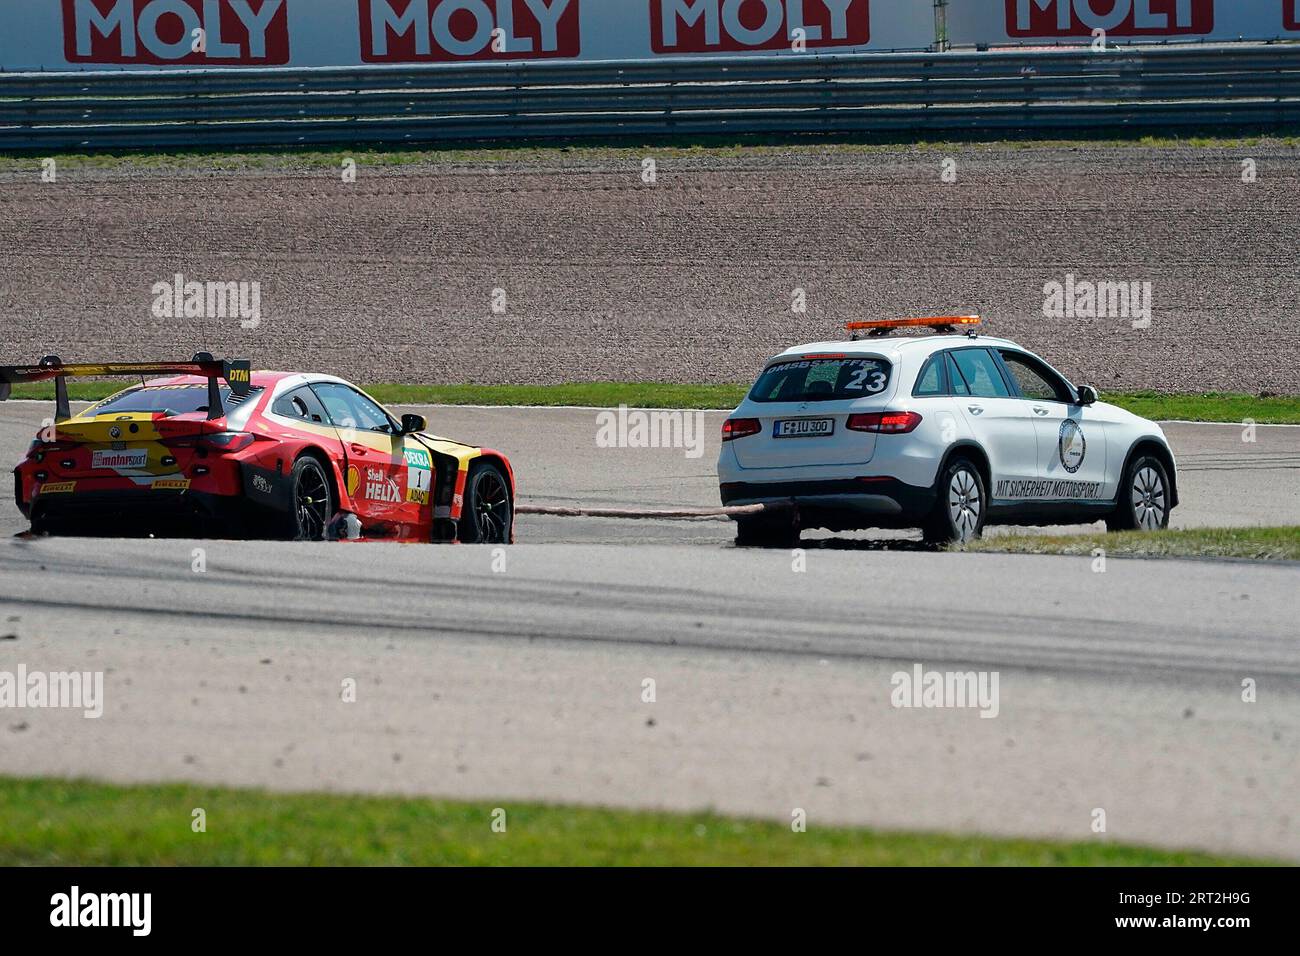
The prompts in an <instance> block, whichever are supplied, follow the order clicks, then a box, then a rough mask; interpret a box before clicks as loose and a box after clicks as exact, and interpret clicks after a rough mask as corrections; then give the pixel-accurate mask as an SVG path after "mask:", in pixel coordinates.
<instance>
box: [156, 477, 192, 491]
mask: <svg viewBox="0 0 1300 956" xmlns="http://www.w3.org/2000/svg"><path fill="white" fill-rule="evenodd" d="M153 490H154V491H189V490H190V483H189V481H187V480H185V479H183V478H161V479H159V480H158V481H155V482H154V483H153Z"/></svg>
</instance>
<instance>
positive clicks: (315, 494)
mask: <svg viewBox="0 0 1300 956" xmlns="http://www.w3.org/2000/svg"><path fill="white" fill-rule="evenodd" d="M289 502H290V511H289V513H288V514H287V515H285V520H284V527H283V532H282V534H281V537H283V538H285V539H287V540H289V541H324V540H325V537H326V531H327V530H328V529H329V526H330V522H331V521H332V520H333V519H334V493H333V491H332V490H331V489H330V482H329V478H328V477H327V476H326V475H325V469H324V468H323V467H322V466H321V463H320V462H319V461H317V460H316V459H315V458H312V457H311V456H310V455H307V456H304V457H302V458H299V459H298V460H297V461H296V462H294V464H293V471H292V472H290V473H289Z"/></svg>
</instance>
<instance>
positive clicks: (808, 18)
mask: <svg viewBox="0 0 1300 956" xmlns="http://www.w3.org/2000/svg"><path fill="white" fill-rule="evenodd" d="M0 19H3V24H2V25H0V69H3V70H6V71H17V70H121V69H146V70H147V69H159V68H166V67H176V68H194V67H203V66H213V67H241V66H248V67H272V66H295V67H312V66H358V65H364V64H372V63H374V64H382V63H426V64H440V63H443V64H452V63H469V62H481V61H493V60H495V61H520V60H640V59H652V58H656V57H664V56H687V57H698V56H711V55H725V56H735V55H743V54H748V53H753V54H756V55H766V56H771V55H782V54H789V55H810V54H811V55H816V54H817V53H818V52H819V51H825V52H834V53H849V52H865V51H889V50H925V49H927V48H929V47H930V45H931V44H932V43H933V40H934V10H933V4H932V2H931V0H23V2H21V3H20V2H18V0H0Z"/></svg>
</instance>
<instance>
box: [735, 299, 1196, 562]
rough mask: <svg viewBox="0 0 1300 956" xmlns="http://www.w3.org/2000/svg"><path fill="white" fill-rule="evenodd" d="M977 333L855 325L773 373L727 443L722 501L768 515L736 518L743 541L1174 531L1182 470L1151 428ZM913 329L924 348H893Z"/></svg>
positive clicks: (970, 327)
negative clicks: (823, 534)
mask: <svg viewBox="0 0 1300 956" xmlns="http://www.w3.org/2000/svg"><path fill="white" fill-rule="evenodd" d="M978 325H979V319H978V317H975V316H959V317H950V318H939V319H899V320H891V321H885V322H855V323H850V325H849V326H848V328H849V329H850V330H851V331H853V332H854V333H855V336H856V334H857V333H862V332H866V333H867V337H866V338H861V339H860V338H856V337H855V338H854V339H853V340H851V341H846V342H819V343H816V344H813V345H803V346H799V347H798V348H792V349H789V350H788V351H786V352H783V353H782V354H780V355H778V356H776V357H775V358H773V359H771V360H770V361H769V362H768V364H767V367H766V368H764V370H763V373H762V375H760V376H759V378H758V381H757V382H756V383H755V384H754V387H753V388H752V389H751V390H750V393H749V396H748V397H747V398H746V399H745V400H744V401H743V402H742V403H741V404H740V407H739V408H737V409H736V410H735V412H733V413H732V415H731V416H730V417H729V418H728V419H727V421H726V423H725V424H724V425H723V429H722V453H721V455H720V457H719V459H718V481H719V483H720V485H721V492H722V503H723V504H724V505H754V504H766V505H770V506H772V508H770V509H769V510H763V511H761V513H758V514H750V515H743V516H740V517H737V518H736V519H735V520H736V522H737V535H736V543H737V544H739V545H742V546H746V545H760V546H776V547H786V546H791V545H792V544H793V543H794V542H796V541H797V540H798V538H799V533H800V531H801V529H812V528H825V529H828V530H831V531H849V530H859V529H867V528H920V529H921V530H922V531H923V533H924V536H925V538H926V540H928V541H933V542H965V541H969V540H970V539H971V538H974V537H978V536H979V535H980V534H981V533H982V531H983V529H984V527H985V525H986V524H1021V525H1044V524H1071V523H1090V522H1093V521H1097V520H1099V519H1105V521H1106V523H1107V525H1108V527H1110V528H1111V529H1112V530H1118V529H1147V530H1154V529H1159V528H1165V527H1167V526H1168V524H1169V514H1170V512H1171V511H1172V510H1173V508H1174V507H1175V506H1176V505H1177V504H1178V486H1177V471H1176V466H1175V462H1174V456H1173V453H1172V451H1170V448H1169V443H1168V441H1167V440H1166V439H1165V435H1164V432H1163V431H1161V429H1160V426H1158V425H1157V424H1155V423H1154V422H1150V421H1147V420H1146V419H1144V418H1139V417H1138V416H1136V415H1133V414H1131V413H1130V412H1127V411H1125V410H1123V409H1122V408H1117V407H1115V406H1114V405H1107V404H1105V403H1104V402H1100V401H1098V399H1097V392H1096V391H1095V390H1094V389H1093V388H1091V387H1089V386H1087V385H1084V386H1079V387H1076V386H1075V385H1073V384H1071V383H1070V382H1069V381H1068V380H1067V379H1066V378H1065V376H1063V375H1061V374H1060V373H1059V372H1057V371H1056V370H1055V369H1054V368H1052V367H1051V366H1050V365H1048V364H1047V363H1046V362H1045V361H1043V360H1042V359H1041V358H1039V357H1038V356H1036V355H1034V354H1033V353H1031V352H1028V351H1026V350H1025V349H1023V348H1021V347H1020V346H1018V345H1016V344H1015V343H1014V342H1010V341H1007V340H1006V339H995V338H985V337H982V336H979V335H978V334H977V332H976V327H977V326H978ZM909 326H912V327H924V328H925V329H927V331H928V332H929V333H930V334H926V335H922V336H916V337H907V336H900V335H896V334H892V333H894V332H895V331H896V330H898V329H901V328H906V327H909Z"/></svg>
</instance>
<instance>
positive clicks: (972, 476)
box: [922, 458, 988, 544]
mask: <svg viewBox="0 0 1300 956" xmlns="http://www.w3.org/2000/svg"><path fill="white" fill-rule="evenodd" d="M935 490H936V491H937V495H936V498H935V502H934V511H932V512H931V513H930V520H929V521H928V522H927V523H926V525H925V527H924V528H923V529H922V532H923V534H924V536H925V540H926V541H928V542H930V543H931V544H966V543H967V542H968V541H973V540H975V539H976V538H978V537H979V536H980V535H981V534H983V533H984V520H985V517H986V516H987V513H988V496H987V494H986V493H985V490H984V477H983V475H981V474H980V470H979V469H978V468H976V467H975V464H974V462H972V461H971V460H970V459H968V458H956V459H954V460H953V461H952V462H950V463H949V465H948V467H947V468H945V469H944V470H943V473H942V474H941V475H940V476H939V481H938V485H937V487H936V489H935Z"/></svg>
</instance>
